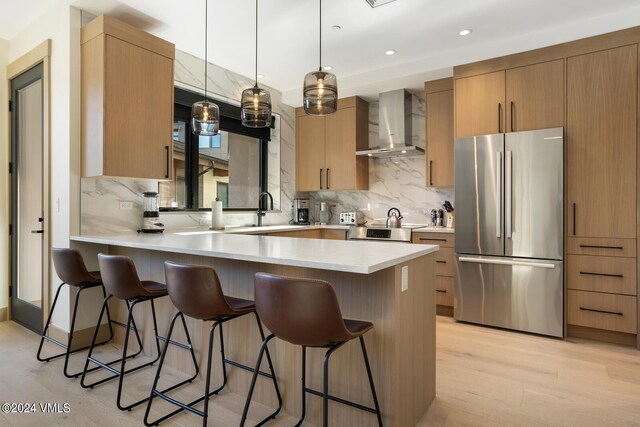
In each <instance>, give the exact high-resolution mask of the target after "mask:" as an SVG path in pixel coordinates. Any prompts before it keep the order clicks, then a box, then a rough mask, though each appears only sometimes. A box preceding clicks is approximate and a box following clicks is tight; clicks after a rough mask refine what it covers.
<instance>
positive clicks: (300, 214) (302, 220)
mask: <svg viewBox="0 0 640 427" xmlns="http://www.w3.org/2000/svg"><path fill="white" fill-rule="evenodd" d="M293 224H294V225H309V224H311V222H310V221H309V199H295V200H294V201H293Z"/></svg>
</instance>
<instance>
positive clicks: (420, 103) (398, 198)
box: [309, 93, 455, 224]
mask: <svg viewBox="0 0 640 427" xmlns="http://www.w3.org/2000/svg"><path fill="white" fill-rule="evenodd" d="M412 104H413V109H412V129H413V132H412V143H413V144H414V145H416V146H419V147H422V148H425V100H424V94H422V93H413V103H412ZM369 145H370V146H371V147H374V146H377V145H379V144H378V103H377V102H371V103H369ZM425 183H426V160H425V156H413V157H397V158H390V159H369V190H368V191H340V192H317V193H316V192H314V193H309V197H310V198H311V201H312V203H313V204H318V203H319V202H328V203H329V204H330V205H331V207H332V208H331V212H332V213H333V216H332V220H331V223H335V224H337V223H338V218H339V213H340V212H341V211H346V210H359V211H361V212H362V213H363V214H364V219H365V220H366V221H368V222H369V223H371V222H381V221H385V220H386V218H387V212H388V211H389V209H390V208H392V207H396V208H398V209H400V212H402V215H403V216H404V218H403V222H404V223H405V224H407V223H417V224H425V223H429V212H430V211H431V209H441V207H442V204H443V203H444V201H445V200H449V201H450V202H451V204H453V205H454V207H455V200H454V194H453V188H437V189H436V188H427V187H425Z"/></svg>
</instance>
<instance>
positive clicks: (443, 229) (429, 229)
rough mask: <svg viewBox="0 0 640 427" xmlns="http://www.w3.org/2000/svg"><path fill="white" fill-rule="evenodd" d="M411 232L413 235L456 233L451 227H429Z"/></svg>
mask: <svg viewBox="0 0 640 427" xmlns="http://www.w3.org/2000/svg"><path fill="white" fill-rule="evenodd" d="M411 231H412V232H413V233H454V232H455V229H454V228H449V227H435V226H428V227H422V228H414V229H413V230H411Z"/></svg>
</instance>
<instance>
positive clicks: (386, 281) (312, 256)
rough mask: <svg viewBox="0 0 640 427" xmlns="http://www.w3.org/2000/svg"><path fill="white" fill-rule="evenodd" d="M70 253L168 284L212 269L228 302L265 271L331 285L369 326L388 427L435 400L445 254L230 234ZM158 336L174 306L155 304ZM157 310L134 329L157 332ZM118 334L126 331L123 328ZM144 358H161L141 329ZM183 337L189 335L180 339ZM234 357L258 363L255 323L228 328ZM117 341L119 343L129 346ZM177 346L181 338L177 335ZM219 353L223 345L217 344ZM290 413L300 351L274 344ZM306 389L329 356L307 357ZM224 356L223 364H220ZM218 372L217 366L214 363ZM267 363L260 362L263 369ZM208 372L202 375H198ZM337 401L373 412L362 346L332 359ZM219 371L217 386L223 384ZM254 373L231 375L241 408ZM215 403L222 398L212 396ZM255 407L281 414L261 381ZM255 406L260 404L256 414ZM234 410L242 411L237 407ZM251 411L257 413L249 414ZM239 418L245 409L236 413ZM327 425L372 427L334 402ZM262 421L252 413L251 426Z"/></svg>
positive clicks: (179, 356)
mask: <svg viewBox="0 0 640 427" xmlns="http://www.w3.org/2000/svg"><path fill="white" fill-rule="evenodd" d="M71 240H72V246H73V247H75V248H77V249H80V250H81V251H82V252H85V253H92V252H93V253H96V252H103V253H110V254H120V255H127V256H129V257H131V258H132V260H133V261H134V263H135V265H136V268H137V269H138V272H139V274H140V277H141V279H144V280H154V281H158V282H164V280H165V279H164V266H163V264H164V261H167V260H170V261H174V262H178V263H189V264H201V265H208V266H211V267H213V268H214V269H215V270H216V271H217V273H218V275H219V277H220V280H221V283H222V287H223V290H224V292H225V294H226V295H229V296H234V297H239V298H247V299H253V295H254V275H255V273H257V272H267V273H273V274H278V275H284V276H292V277H302V278H313V279H321V280H326V281H328V282H329V283H331V285H332V286H333V287H334V289H335V291H336V294H337V296H338V301H339V303H340V308H341V310H342V314H343V316H344V317H346V318H352V319H361V320H367V321H371V322H372V323H373V324H374V328H373V330H372V331H370V332H368V333H367V334H366V335H365V340H366V344H367V349H368V352H369V360H370V362H371V368H372V372H373V378H374V381H375V383H376V389H377V394H378V400H379V403H380V406H381V410H382V414H383V420H384V424H385V426H396V427H400V426H413V425H415V424H416V423H417V422H418V421H419V420H420V418H421V417H422V416H423V414H424V413H425V411H426V410H427V408H428V407H429V405H430V404H431V402H432V400H433V399H434V397H435V363H436V359H435V290H434V289H435V288H434V281H435V255H436V251H437V250H438V246H433V245H408V244H401V243H380V242H365V241H337V240H322V239H306V238H291V237H272V236H257V235H241V234H228V233H211V232H206V231H202V232H195V233H188V234H179V233H175V234H169V233H167V234H152V235H145V234H137V233H128V234H127V233H120V234H117V235H96V236H87V235H83V236H75V237H72V238H71ZM111 309H112V312H111V313H112V317H113V318H114V319H115V320H118V321H124V320H126V319H124V317H125V315H126V307H125V306H124V304H121V303H116V302H114V303H113V305H112V306H111ZM156 311H157V318H158V327H159V333H160V335H166V331H167V328H168V325H169V321H170V319H171V317H172V316H173V314H174V313H175V311H176V309H175V308H174V307H173V305H172V304H171V301H170V299H169V298H162V299H160V300H158V301H156ZM150 319H151V310H150V308H149V307H147V306H145V305H141V307H140V309H139V311H138V312H137V313H135V320H136V323H138V324H139V325H145V326H147V325H150ZM187 325H188V328H189V331H190V334H191V339H192V341H193V345H194V348H195V350H196V354H197V356H198V363H199V365H200V366H201V367H203V366H206V355H207V348H206V345H207V341H208V334H209V329H208V325H207V324H206V323H204V322H200V321H193V320H192V319H189V318H187ZM116 329H120V328H116ZM141 329H144V336H143V345H144V351H145V354H146V355H154V354H155V349H154V339H153V330H152V329H153V328H151V327H144V328H141ZM180 333H182V331H180ZM224 336H225V351H226V353H227V357H228V358H230V359H233V360H235V361H237V362H240V363H243V364H246V365H251V366H252V365H254V364H255V361H256V357H257V354H258V349H259V346H260V343H261V339H260V336H259V333H258V330H257V328H256V327H255V322H254V321H253V320H252V319H250V318H246V319H244V318H241V319H238V320H237V321H234V322H230V323H229V324H225V326H224ZM122 337H123V334H121V333H119V334H117V337H116V340H120V342H121V340H122ZM174 339H177V340H184V336H183V335H180V334H177V335H175V334H174ZM216 345H217V342H216ZM270 349H271V355H272V357H273V362H274V367H275V372H276V376H277V379H278V382H279V385H280V389H281V392H282V397H283V411H284V413H285V414H286V415H290V416H292V417H296V418H297V417H298V416H299V414H300V413H301V412H302V407H301V402H302V400H301V395H300V389H299V384H300V376H301V354H300V348H299V347H296V346H293V345H290V344H288V343H285V342H283V341H281V340H274V341H272V343H270ZM307 355H308V359H307V371H306V372H307V384H308V386H309V387H311V388H314V389H320V390H321V389H322V382H321V378H322V357H323V356H324V351H323V350H322V349H309V350H308V351H307ZM214 357H217V356H214ZM165 366H171V367H172V368H175V369H177V370H178V371H182V372H184V373H185V374H190V373H191V371H190V369H191V366H190V364H189V356H188V354H187V353H182V352H180V350H176V351H170V352H169V353H168V355H167V359H166V362H165ZM214 366H215V365H214ZM265 366H266V364H263V369H264V368H265ZM201 372H202V369H201ZM330 378H331V379H330V383H329V386H330V394H332V395H334V396H338V397H341V398H344V399H348V400H351V401H354V402H357V403H360V404H362V405H365V406H371V405H372V401H371V394H370V390H369V387H368V383H367V376H366V372H365V368H364V366H363V364H362V356H361V353H360V347H359V345H358V344H357V342H354V343H348V344H346V345H345V346H343V347H342V348H341V349H340V350H338V351H337V352H336V354H335V356H333V357H332V359H331V376H330ZM221 379H222V375H221V372H220V369H215V368H214V372H213V375H212V383H214V384H219V383H221ZM250 380H251V375H250V374H249V373H246V372H242V371H241V370H239V369H234V368H231V369H229V379H228V387H227V392H230V393H235V394H237V395H238V396H239V400H241V399H243V398H244V397H245V396H246V395H247V391H248V387H249V383H250ZM213 399H214V400H215V398H213ZM253 400H254V402H258V403H261V404H262V405H264V406H266V407H269V408H275V407H277V401H276V397H275V394H274V393H273V388H272V385H271V383H270V382H269V381H267V380H261V379H259V380H258V383H257V387H256V390H255V393H254V395H253ZM252 408H253V406H252ZM234 410H235V409H234ZM306 410H307V418H306V419H307V421H308V422H310V423H312V424H314V425H320V424H321V418H322V399H321V398H318V397H314V396H308V397H307V408H306ZM252 411H253V410H252ZM236 412H237V413H238V419H239V416H240V412H241V407H240V408H237V411H236ZM329 417H330V419H329V421H330V424H331V425H336V426H346V425H348V426H352V427H358V426H362V427H364V426H370V425H373V424H374V423H375V417H374V416H373V415H372V414H367V413H366V412H362V411H359V410H357V409H354V408H352V407H349V406H346V405H341V404H339V403H335V402H332V403H331V404H330V409H329ZM259 419H260V415H258V414H253V415H252V414H251V413H250V414H249V420H250V421H253V422H254V424H255V421H257V420H259Z"/></svg>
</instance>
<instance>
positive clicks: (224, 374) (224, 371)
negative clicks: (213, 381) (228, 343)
mask: <svg viewBox="0 0 640 427" xmlns="http://www.w3.org/2000/svg"><path fill="white" fill-rule="evenodd" d="M223 329H224V328H223V327H222V323H220V359H221V360H222V387H223V388H224V387H226V385H227V364H226V363H225V361H226V360H227V356H226V354H225V353H224V334H223V333H222V330H223Z"/></svg>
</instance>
